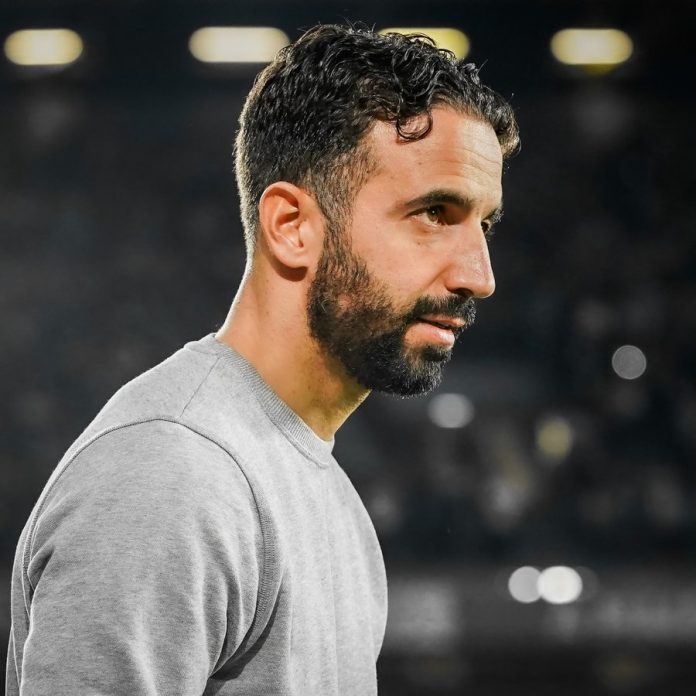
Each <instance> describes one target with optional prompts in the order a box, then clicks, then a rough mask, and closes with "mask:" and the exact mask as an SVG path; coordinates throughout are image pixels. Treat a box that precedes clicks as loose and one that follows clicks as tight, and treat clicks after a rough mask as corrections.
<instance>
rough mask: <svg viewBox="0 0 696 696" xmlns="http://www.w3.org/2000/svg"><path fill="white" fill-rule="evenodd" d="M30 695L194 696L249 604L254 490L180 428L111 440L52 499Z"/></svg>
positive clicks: (36, 557) (37, 544)
mask: <svg viewBox="0 0 696 696" xmlns="http://www.w3.org/2000/svg"><path fill="white" fill-rule="evenodd" d="M31 544H32V545H31V555H30V559H29V564H28V568H27V577H28V580H29V582H30V583H31V586H32V588H33V596H32V600H31V609H30V630H29V634H28V636H27V641H26V644H25V646H24V656H23V669H22V672H23V674H22V691H21V693H22V694H23V695H24V694H26V695H28V694H43V693H51V694H56V695H58V694H63V693H65V694H72V695H75V694H81V693H90V694H95V693H104V694H113V693H117V692H118V693H129V694H130V693H132V694H153V695H154V694H162V693H166V694H171V695H172V696H174V695H176V694H182V695H184V694H186V695H188V694H200V693H202V691H203V689H204V687H205V683H206V681H207V679H208V677H209V675H210V674H211V673H212V672H213V670H214V669H215V666H216V664H217V662H218V660H219V659H220V657H221V654H222V652H223V648H224V649H225V651H226V652H230V653H232V652H234V650H235V648H236V647H238V646H239V644H240V643H241V641H242V639H243V637H244V635H245V634H246V633H247V631H248V629H249V627H250V625H251V623H252V621H253V618H254V611H255V607H256V601H257V594H258V587H259V582H260V573H261V572H262V571H261V568H262V566H263V564H262V562H261V557H262V552H263V550H262V541H261V534H260V530H259V523H258V513H257V511H256V509H255V505H254V499H253V496H252V494H251V491H250V489H249V486H248V483H247V481H246V479H245V478H244V476H243V475H242V473H241V471H240V470H239V468H238V467H236V466H235V464H234V461H233V460H231V458H230V457H229V455H227V454H226V453H225V452H224V451H223V450H221V449H220V448H219V447H218V446H217V445H215V444H214V443H212V442H210V441H209V440H206V439H205V438H203V437H201V436H199V435H197V434H195V433H193V432H191V431H189V430H187V429H186V428H184V427H183V426H181V425H178V424H174V423H167V422H160V421H158V422H150V423H146V424H139V425H136V426H130V427H128V428H124V429H120V430H116V431H113V432H111V433H108V434H106V435H104V436H102V437H101V438H99V439H98V440H96V441H95V442H94V443H92V444H91V445H89V447H87V448H86V449H85V450H83V451H82V452H80V454H79V455H78V456H77V457H76V459H75V460H74V461H73V462H72V463H71V464H70V466H69V467H68V469H67V470H66V471H65V472H64V473H63V474H62V476H61V477H60V478H59V479H58V480H57V482H56V483H55V484H54V487H53V489H52V490H51V491H50V493H49V495H48V496H47V498H46V500H45V503H44V505H43V508H42V510H41V513H40V516H39V518H38V520H37V524H36V527H35V529H34V534H33V538H32V540H31Z"/></svg>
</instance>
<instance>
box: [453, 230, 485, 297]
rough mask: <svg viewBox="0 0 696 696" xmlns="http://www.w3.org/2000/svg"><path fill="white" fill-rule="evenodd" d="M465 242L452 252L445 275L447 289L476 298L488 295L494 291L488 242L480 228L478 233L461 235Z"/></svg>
mask: <svg viewBox="0 0 696 696" xmlns="http://www.w3.org/2000/svg"><path fill="white" fill-rule="evenodd" d="M462 236H463V238H464V240H465V242H464V243H462V245H461V248H460V249H458V250H457V251H456V253H455V254H453V257H452V263H451V264H450V268H449V272H448V275H447V281H446V282H447V286H448V287H447V289H448V290H449V291H450V292H452V293H456V294H459V295H463V294H466V295H469V296H471V297H475V298H477V299H483V298H485V297H490V296H491V295H492V294H493V293H494V292H495V276H494V274H493V267H492V266H491V257H490V254H489V252H488V242H487V241H486V238H485V236H484V234H483V232H481V231H480V230H479V231H478V234H474V235H468V234H464V235H462Z"/></svg>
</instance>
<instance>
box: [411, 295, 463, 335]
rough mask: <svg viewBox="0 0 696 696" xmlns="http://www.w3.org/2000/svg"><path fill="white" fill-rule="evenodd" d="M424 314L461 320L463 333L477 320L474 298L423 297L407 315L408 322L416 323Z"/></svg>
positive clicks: (454, 296)
mask: <svg viewBox="0 0 696 696" xmlns="http://www.w3.org/2000/svg"><path fill="white" fill-rule="evenodd" d="M424 314H439V315H442V316H446V317H449V318H450V319H461V320H462V321H463V322H464V326H463V327H462V329H460V330H461V331H463V330H464V329H468V328H469V327H470V326H471V325H472V324H473V323H474V321H475V320H476V302H475V301H474V299H473V297H467V298H464V297H460V296H459V295H450V296H449V297H442V298H437V297H421V298H419V299H418V300H417V301H416V303H415V305H414V306H413V309H411V311H410V312H409V313H408V314H407V316H406V321H407V322H411V321H416V320H417V319H419V318H420V317H422V316H423V315H424Z"/></svg>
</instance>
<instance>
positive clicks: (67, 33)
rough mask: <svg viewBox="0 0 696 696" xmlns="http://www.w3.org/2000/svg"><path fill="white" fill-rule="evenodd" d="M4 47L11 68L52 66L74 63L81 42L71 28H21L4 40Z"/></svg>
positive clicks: (81, 45) (79, 50) (81, 46)
mask: <svg viewBox="0 0 696 696" xmlns="http://www.w3.org/2000/svg"><path fill="white" fill-rule="evenodd" d="M4 48H5V56H6V57H7V59H8V60H9V61H11V62H12V63H14V64H15V65H22V66H54V65H70V63H74V62H75V61H76V60H77V59H78V58H79V57H80V56H81V55H82V51H83V50H84V43H83V41H82V39H81V38H80V35H79V34H77V33H76V32H74V31H72V30H71V29H21V30H19V31H15V32H13V33H12V34H10V35H9V36H8V37H7V38H6V39H5V45H4Z"/></svg>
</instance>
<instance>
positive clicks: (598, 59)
mask: <svg viewBox="0 0 696 696" xmlns="http://www.w3.org/2000/svg"><path fill="white" fill-rule="evenodd" d="M551 53H552V54H553V56H554V57H555V58H556V60H558V61H559V62H561V63H564V64H566V65H577V66H581V67H592V66H599V67H605V68H608V67H614V66H617V65H620V64H621V63H624V62H626V61H627V60H628V59H629V58H630V57H631V55H632V54H633V41H632V40H631V37H630V36H629V35H628V34H626V33H625V32H623V31H620V30H619V29H563V30H562V31H559V32H556V33H555V34H554V35H553V37H552V39H551Z"/></svg>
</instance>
